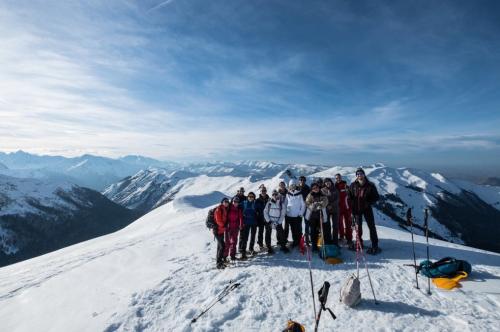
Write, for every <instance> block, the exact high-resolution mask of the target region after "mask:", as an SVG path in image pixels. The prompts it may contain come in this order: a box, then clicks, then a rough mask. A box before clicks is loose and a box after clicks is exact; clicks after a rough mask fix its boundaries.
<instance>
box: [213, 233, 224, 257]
mask: <svg viewBox="0 0 500 332" xmlns="http://www.w3.org/2000/svg"><path fill="white" fill-rule="evenodd" d="M215 239H216V240H217V255H216V256H215V259H216V261H217V264H219V263H222V262H223V260H224V247H225V246H224V234H215Z"/></svg>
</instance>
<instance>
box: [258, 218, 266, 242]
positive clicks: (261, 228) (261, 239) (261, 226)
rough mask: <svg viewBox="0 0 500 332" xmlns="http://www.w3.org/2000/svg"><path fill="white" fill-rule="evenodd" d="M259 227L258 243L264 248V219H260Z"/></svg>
mask: <svg viewBox="0 0 500 332" xmlns="http://www.w3.org/2000/svg"><path fill="white" fill-rule="evenodd" d="M257 228H258V235H257V244H258V245H259V247H261V248H262V247H263V246H264V228H265V225H264V222H262V220H260V221H259V223H258V224H257Z"/></svg>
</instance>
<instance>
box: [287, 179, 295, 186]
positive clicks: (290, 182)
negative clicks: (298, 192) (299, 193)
mask: <svg viewBox="0 0 500 332" xmlns="http://www.w3.org/2000/svg"><path fill="white" fill-rule="evenodd" d="M296 185H297V181H295V179H290V181H288V186H289V187H291V186H296Z"/></svg>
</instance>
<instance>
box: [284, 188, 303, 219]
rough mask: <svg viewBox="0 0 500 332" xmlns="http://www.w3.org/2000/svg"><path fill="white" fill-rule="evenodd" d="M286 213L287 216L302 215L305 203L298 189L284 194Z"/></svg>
mask: <svg viewBox="0 0 500 332" xmlns="http://www.w3.org/2000/svg"><path fill="white" fill-rule="evenodd" d="M285 202H286V215H287V216H289V217H302V216H303V215H304V212H305V210H306V204H305V202H304V199H303V198H302V194H301V193H300V191H299V190H294V191H293V192H290V191H289V192H288V194H287V195H286V201H285Z"/></svg>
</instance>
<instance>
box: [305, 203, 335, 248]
mask: <svg viewBox="0 0 500 332" xmlns="http://www.w3.org/2000/svg"><path fill="white" fill-rule="evenodd" d="M320 213H321V211H315V212H312V213H311V216H310V219H309V225H310V228H311V242H312V248H313V250H317V249H318V238H319V233H320V232H321V227H323V232H324V234H322V235H323V240H324V242H325V244H331V242H332V241H331V238H330V236H331V231H330V223H329V222H327V221H326V220H324V221H325V222H323V225H321V216H320Z"/></svg>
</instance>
